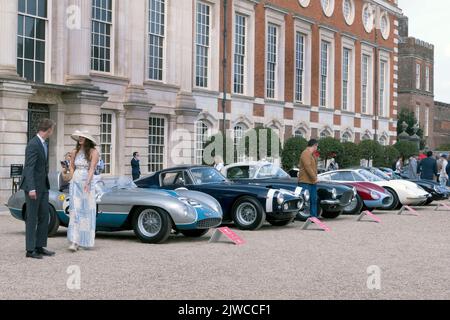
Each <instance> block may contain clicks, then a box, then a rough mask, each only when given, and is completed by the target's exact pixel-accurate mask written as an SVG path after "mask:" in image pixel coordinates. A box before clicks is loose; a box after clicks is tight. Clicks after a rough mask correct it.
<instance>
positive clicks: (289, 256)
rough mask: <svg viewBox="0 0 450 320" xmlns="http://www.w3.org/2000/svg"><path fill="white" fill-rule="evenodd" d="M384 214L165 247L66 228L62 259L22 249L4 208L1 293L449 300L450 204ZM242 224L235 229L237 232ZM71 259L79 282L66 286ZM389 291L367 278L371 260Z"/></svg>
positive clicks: (58, 244)
mask: <svg viewBox="0 0 450 320" xmlns="http://www.w3.org/2000/svg"><path fill="white" fill-rule="evenodd" d="M433 210H434V207H427V208H421V209H418V213H419V214H420V216H419V217H415V216H410V215H402V216H397V215H395V214H393V213H381V212H380V213H378V216H379V217H380V219H381V220H382V223H381V224H377V223H374V222H370V221H369V220H368V219H367V220H365V221H363V222H356V217H353V216H342V217H340V218H338V219H337V220H328V221H325V223H326V224H327V225H328V226H329V227H330V228H331V232H329V233H325V232H321V231H315V230H306V231H302V230H301V227H302V223H299V222H296V223H295V224H292V225H290V226H288V227H284V228H274V227H271V226H269V225H267V226H264V227H263V228H262V229H261V230H260V231H257V232H242V231H238V230H237V232H238V234H239V235H241V236H242V237H243V238H244V239H245V240H246V241H247V244H245V245H244V246H241V247H238V246H234V245H232V244H230V243H227V242H222V243H214V244H210V243H208V239H209V237H210V236H211V232H210V233H209V234H208V235H207V236H204V237H203V238H201V239H187V238H185V237H183V236H173V237H171V238H170V241H169V242H168V243H167V244H164V245H146V244H142V243H140V242H139V241H138V240H137V239H136V238H135V237H134V235H133V233H130V232H125V233H115V234H107V233H100V234H99V235H98V237H97V243H96V248H95V250H92V251H81V252H78V253H76V254H73V253H70V252H68V251H67V242H66V239H65V236H66V230H65V229H64V228H62V229H60V232H59V234H58V236H57V237H56V238H51V239H50V240H49V248H50V249H52V250H56V252H57V255H56V257H54V258H46V259H44V260H41V261H36V260H32V259H25V257H24V249H23V248H24V241H25V240H24V225H23V223H22V222H20V221H16V220H15V219H13V218H12V217H11V216H9V215H8V214H7V213H2V214H0V243H1V254H0V268H1V269H0V299H200V300H203V299H450V248H449V246H450V233H449V230H450V212H445V211H442V212H434V211H433ZM235 231H236V230H235ZM69 266H78V267H79V268H80V271H81V289H80V290H76V289H75V290H73V289H72V290H71V289H68V287H67V285H66V282H67V280H68V278H69V276H70V275H69V274H68V273H67V269H68V267H69ZM369 266H378V267H379V268H380V270H381V278H380V279H381V289H380V290H370V289H368V286H367V280H368V277H369V274H368V271H367V269H368V267H369Z"/></svg>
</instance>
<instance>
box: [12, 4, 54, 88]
mask: <svg viewBox="0 0 450 320" xmlns="http://www.w3.org/2000/svg"><path fill="white" fill-rule="evenodd" d="M25 2H26V1H25ZM52 12H53V0H47V17H46V18H39V19H42V20H45V45H44V46H45V57H44V82H43V83H49V82H51V81H52V74H51V73H52V64H51V61H52V48H53V41H52V40H53V36H52V34H53V32H52V29H53V19H52V18H53V14H52ZM19 15H22V16H29V17H33V18H36V16H31V15H29V14H26V13H20V12H19V11H18V10H17V16H16V19H17V20H18V19H19ZM14 32H15V34H16V38H17V37H18V33H17V30H14ZM24 32H25V28H24ZM15 50H16V68H17V59H18V58H19V57H18V55H17V43H16V48H15ZM24 50H25V46H24ZM35 54H36V52H35ZM23 60H25V58H23ZM35 61H36V60H35V59H33V62H35ZM33 68H34V64H33ZM23 71H24V72H25V68H24V67H23ZM33 75H34V76H35V75H36V70H34V74H33ZM33 82H34V81H33Z"/></svg>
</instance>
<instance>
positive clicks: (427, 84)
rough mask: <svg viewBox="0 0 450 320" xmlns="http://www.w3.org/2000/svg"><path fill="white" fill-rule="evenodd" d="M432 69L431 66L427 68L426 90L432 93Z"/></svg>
mask: <svg viewBox="0 0 450 320" xmlns="http://www.w3.org/2000/svg"><path fill="white" fill-rule="evenodd" d="M430 72H431V68H430V66H426V67H425V90H426V91H427V92H430V91H431V90H430V89H431V81H430V79H431V77H430Z"/></svg>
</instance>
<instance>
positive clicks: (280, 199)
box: [277, 192, 284, 205]
mask: <svg viewBox="0 0 450 320" xmlns="http://www.w3.org/2000/svg"><path fill="white" fill-rule="evenodd" d="M283 202H284V195H283V194H282V193H281V192H279V193H278V195H277V203H278V204H280V205H281V204H283Z"/></svg>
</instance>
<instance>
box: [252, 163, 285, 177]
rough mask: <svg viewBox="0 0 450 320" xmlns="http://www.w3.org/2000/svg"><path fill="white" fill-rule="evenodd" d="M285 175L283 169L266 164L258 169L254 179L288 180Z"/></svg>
mask: <svg viewBox="0 0 450 320" xmlns="http://www.w3.org/2000/svg"><path fill="white" fill-rule="evenodd" d="M288 177H289V174H287V173H286V172H285V171H284V170H283V169H281V168H280V167H277V166H275V165H273V164H267V165H264V166H262V167H261V169H259V172H258V174H257V176H256V177H255V178H256V179H267V178H288Z"/></svg>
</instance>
